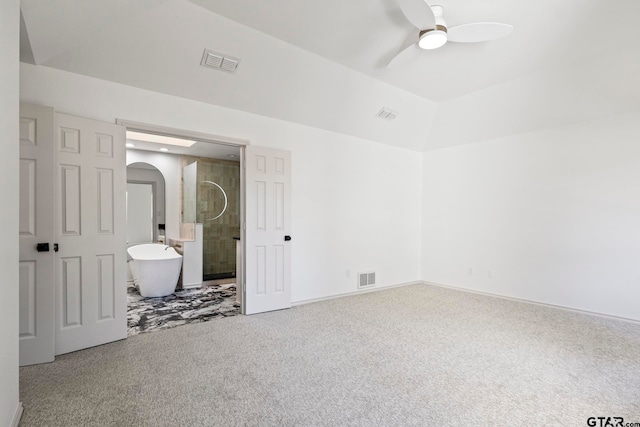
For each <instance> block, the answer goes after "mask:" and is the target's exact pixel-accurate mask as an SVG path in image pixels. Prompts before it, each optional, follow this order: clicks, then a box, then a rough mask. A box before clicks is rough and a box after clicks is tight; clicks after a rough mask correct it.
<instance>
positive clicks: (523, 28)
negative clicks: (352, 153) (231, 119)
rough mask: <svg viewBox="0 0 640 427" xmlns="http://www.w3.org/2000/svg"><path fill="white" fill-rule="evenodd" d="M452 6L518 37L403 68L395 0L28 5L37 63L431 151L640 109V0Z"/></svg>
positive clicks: (54, 0)
mask: <svg viewBox="0 0 640 427" xmlns="http://www.w3.org/2000/svg"><path fill="white" fill-rule="evenodd" d="M439 4H441V5H442V6H443V7H444V14H445V17H446V20H447V23H448V24H449V26H453V25H457V24H463V23H468V22H478V21H496V22H504V23H509V24H512V25H513V26H514V31H513V33H512V34H511V35H510V36H509V37H507V38H504V39H500V40H496V41H491V42H484V43H478V44H462V43H457V44H454V43H448V44H447V45H445V46H444V47H443V48H441V49H438V50H435V51H424V52H420V53H419V54H418V55H416V57H415V58H414V59H413V60H412V61H411V62H410V63H408V64H406V65H404V66H402V67H399V68H394V69H387V68H386V64H387V63H388V62H389V61H390V60H391V58H392V57H393V56H394V55H395V54H396V53H398V52H399V51H400V50H401V49H403V48H404V47H406V46H408V45H409V44H410V43H412V42H414V41H415V40H416V38H417V30H416V29H415V28H414V27H412V25H411V24H410V23H409V22H408V21H407V20H406V18H405V17H404V15H403V14H402V12H401V11H400V8H399V6H398V4H397V3H396V1H395V0H350V1H342V0H324V1H321V2H311V1H301V0H227V1H221V0H136V1H130V0H110V1H108V2H104V1H98V0H90V1H86V0H64V1H62V0H51V1H48V2H42V1H39V0H22V3H21V5H22V13H23V18H24V29H25V31H24V33H23V34H24V35H23V37H22V40H21V43H22V60H23V61H25V62H33V63H35V64H37V65H42V66H49V67H54V68H59V69H62V70H66V71H69V72H73V73H78V74H84V75H88V76H93V77H96V78H100V79H105V80H111V81H115V82H118V83H122V84H127V85H132V86H137V87H141V88H145V89H149V90H154V91H158V92H163V93H168V94H171V95H176V96H180V97H185V98H190V99H195V100H199V101H203V102H207V103H211V104H216V105H222V106H225V107H228V108H233V109H238V110H242V111H247V112H250V113H255V114H260V115H265V116H269V117H273V118H277V119H282V120H287V121H292V122H296V123H301V124H305V125H309V126H314V127H320V128H323V129H327V130H330V131H335V132H340V133H345V134H349V135H354V136H357V137H361V138H366V139H370V140H373V141H378V142H382V143H387V144H392V145H396V146H400V147H405V148H410V149H414V150H419V151H421V150H427V149H433V148H440V147H446V146H451V145H455V144H461V143H467V142H472V141H476V140H481V139H487V138H494V137H498V136H503V135H508V134H513V133H518V132H526V131H529V130H534V129H538V128H543V127H549V126H557V125H561V124H565V123H573V122H578V121H584V120H593V119H596V118H600V117H605V116H609V115H614V114H619V113H623V112H626V111H632V110H637V109H640V77H639V76H640V54H639V52H640V37H638V36H637V34H636V21H637V18H638V17H640V2H638V1H637V0H618V1H616V2H607V1H604V0H562V1H551V0H538V1H536V2H523V1H514V0H486V1H477V0H440V1H439ZM205 48H206V49H211V50H213V51H216V52H219V53H222V54H225V55H229V56H232V57H236V58H239V59H240V64H239V67H238V70H237V72H236V73H235V74H229V73H225V72H220V71H214V70H211V69H206V68H203V67H201V66H200V60H201V58H202V53H203V50H204V49H205ZM382 107H387V108H389V109H391V110H393V111H396V112H397V113H398V117H397V118H396V119H395V120H393V121H385V120H381V119H379V118H377V117H376V113H377V112H378V111H379V110H380V109H381V108H382Z"/></svg>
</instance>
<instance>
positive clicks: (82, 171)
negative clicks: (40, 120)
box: [54, 114, 127, 354]
mask: <svg viewBox="0 0 640 427" xmlns="http://www.w3.org/2000/svg"><path fill="white" fill-rule="evenodd" d="M56 133H57V135H56V136H57V141H56V157H57V159H56V179H55V183H56V188H55V191H54V194H55V196H56V197H55V198H56V224H55V232H56V243H58V245H59V251H58V252H57V256H56V319H55V324H56V330H55V353H56V354H63V353H68V352H71V351H76V350H80V349H83V348H87V347H92V346H96V345H99V344H104V343H107V342H111V341H116V340H119V339H124V338H126V337H127V319H126V310H127V292H126V270H125V268H126V258H125V251H126V212H125V197H126V196H125V195H126V161H125V129H124V127H122V126H118V125H113V124H109V123H103V122H98V121H94V120H89V119H85V118H80V117H74V116H69V115H65V114H56Z"/></svg>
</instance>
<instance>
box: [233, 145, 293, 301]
mask: <svg viewBox="0 0 640 427" xmlns="http://www.w3.org/2000/svg"><path fill="white" fill-rule="evenodd" d="M245 168H246V169H245V176H246V192H245V197H246V201H245V206H246V211H245V212H246V232H245V238H246V247H245V254H246V257H245V263H244V266H245V276H244V277H245V284H244V289H245V313H246V314H253V313H261V312H264V311H271V310H279V309H283V308H289V307H291V243H290V242H288V241H285V236H286V235H288V234H290V228H291V196H290V194H291V153H289V152H288V151H282V150H273V149H268V148H263V147H253V146H247V147H246V148H245Z"/></svg>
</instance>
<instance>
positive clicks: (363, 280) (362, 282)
mask: <svg viewBox="0 0 640 427" xmlns="http://www.w3.org/2000/svg"><path fill="white" fill-rule="evenodd" d="M375 284H376V273H375V272H373V271H368V272H366V273H358V289H362V288H369V287H371V286H374V285H375Z"/></svg>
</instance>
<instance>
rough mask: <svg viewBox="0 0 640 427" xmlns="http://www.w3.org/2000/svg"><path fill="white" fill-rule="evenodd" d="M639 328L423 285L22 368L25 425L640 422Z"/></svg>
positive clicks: (149, 337) (199, 326)
mask: <svg viewBox="0 0 640 427" xmlns="http://www.w3.org/2000/svg"><path fill="white" fill-rule="evenodd" d="M639 355H640V324H638V323H633V322H625V321H621V320H615V319H610V318H604V317H598V316H591V315H588V314H582V313H576V312H571V311H566V310H560V309H554V308H551V307H544V306H539V305H533V304H527V303H521V302H515V301H510V300H505V299H498V298H492V297H487V296H482V295H477V294H472V293H465V292H461V291H455V290H451V289H444V288H438V287H432V286H427V285H413V286H405V287H400V288H394V289H389V290H384V291H380V292H372V293H367V294H361V295H357V296H352V297H346V298H339V299H333V300H328V301H323V302H319V303H314V304H307V305H302V306H297V307H294V308H292V309H289V310H282V311H277V312H271V313H265V314H259V315H253V316H234V317H229V318H223V319H219V320H217V321H215V322H205V323H196V324H192V325H186V326H183V327H180V328H173V329H168V330H163V331H159V332H156V333H153V334H140V335H136V336H134V337H131V338H128V339H126V340H123V341H119V342H115V343H111V344H107V345H103V346H99V347H94V348H91V349H87V350H82V351H79V352H75V353H71V354H67V355H63V356H60V357H57V358H56V361H55V362H53V363H49V364H43V365H37V366H30V367H25V368H21V370H20V394H21V400H22V402H23V404H24V408H25V410H24V415H23V419H22V422H21V426H23V427H28V426H504V425H513V426H586V425H588V424H587V420H588V418H589V417H623V418H624V422H625V423H635V422H640V357H639Z"/></svg>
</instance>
